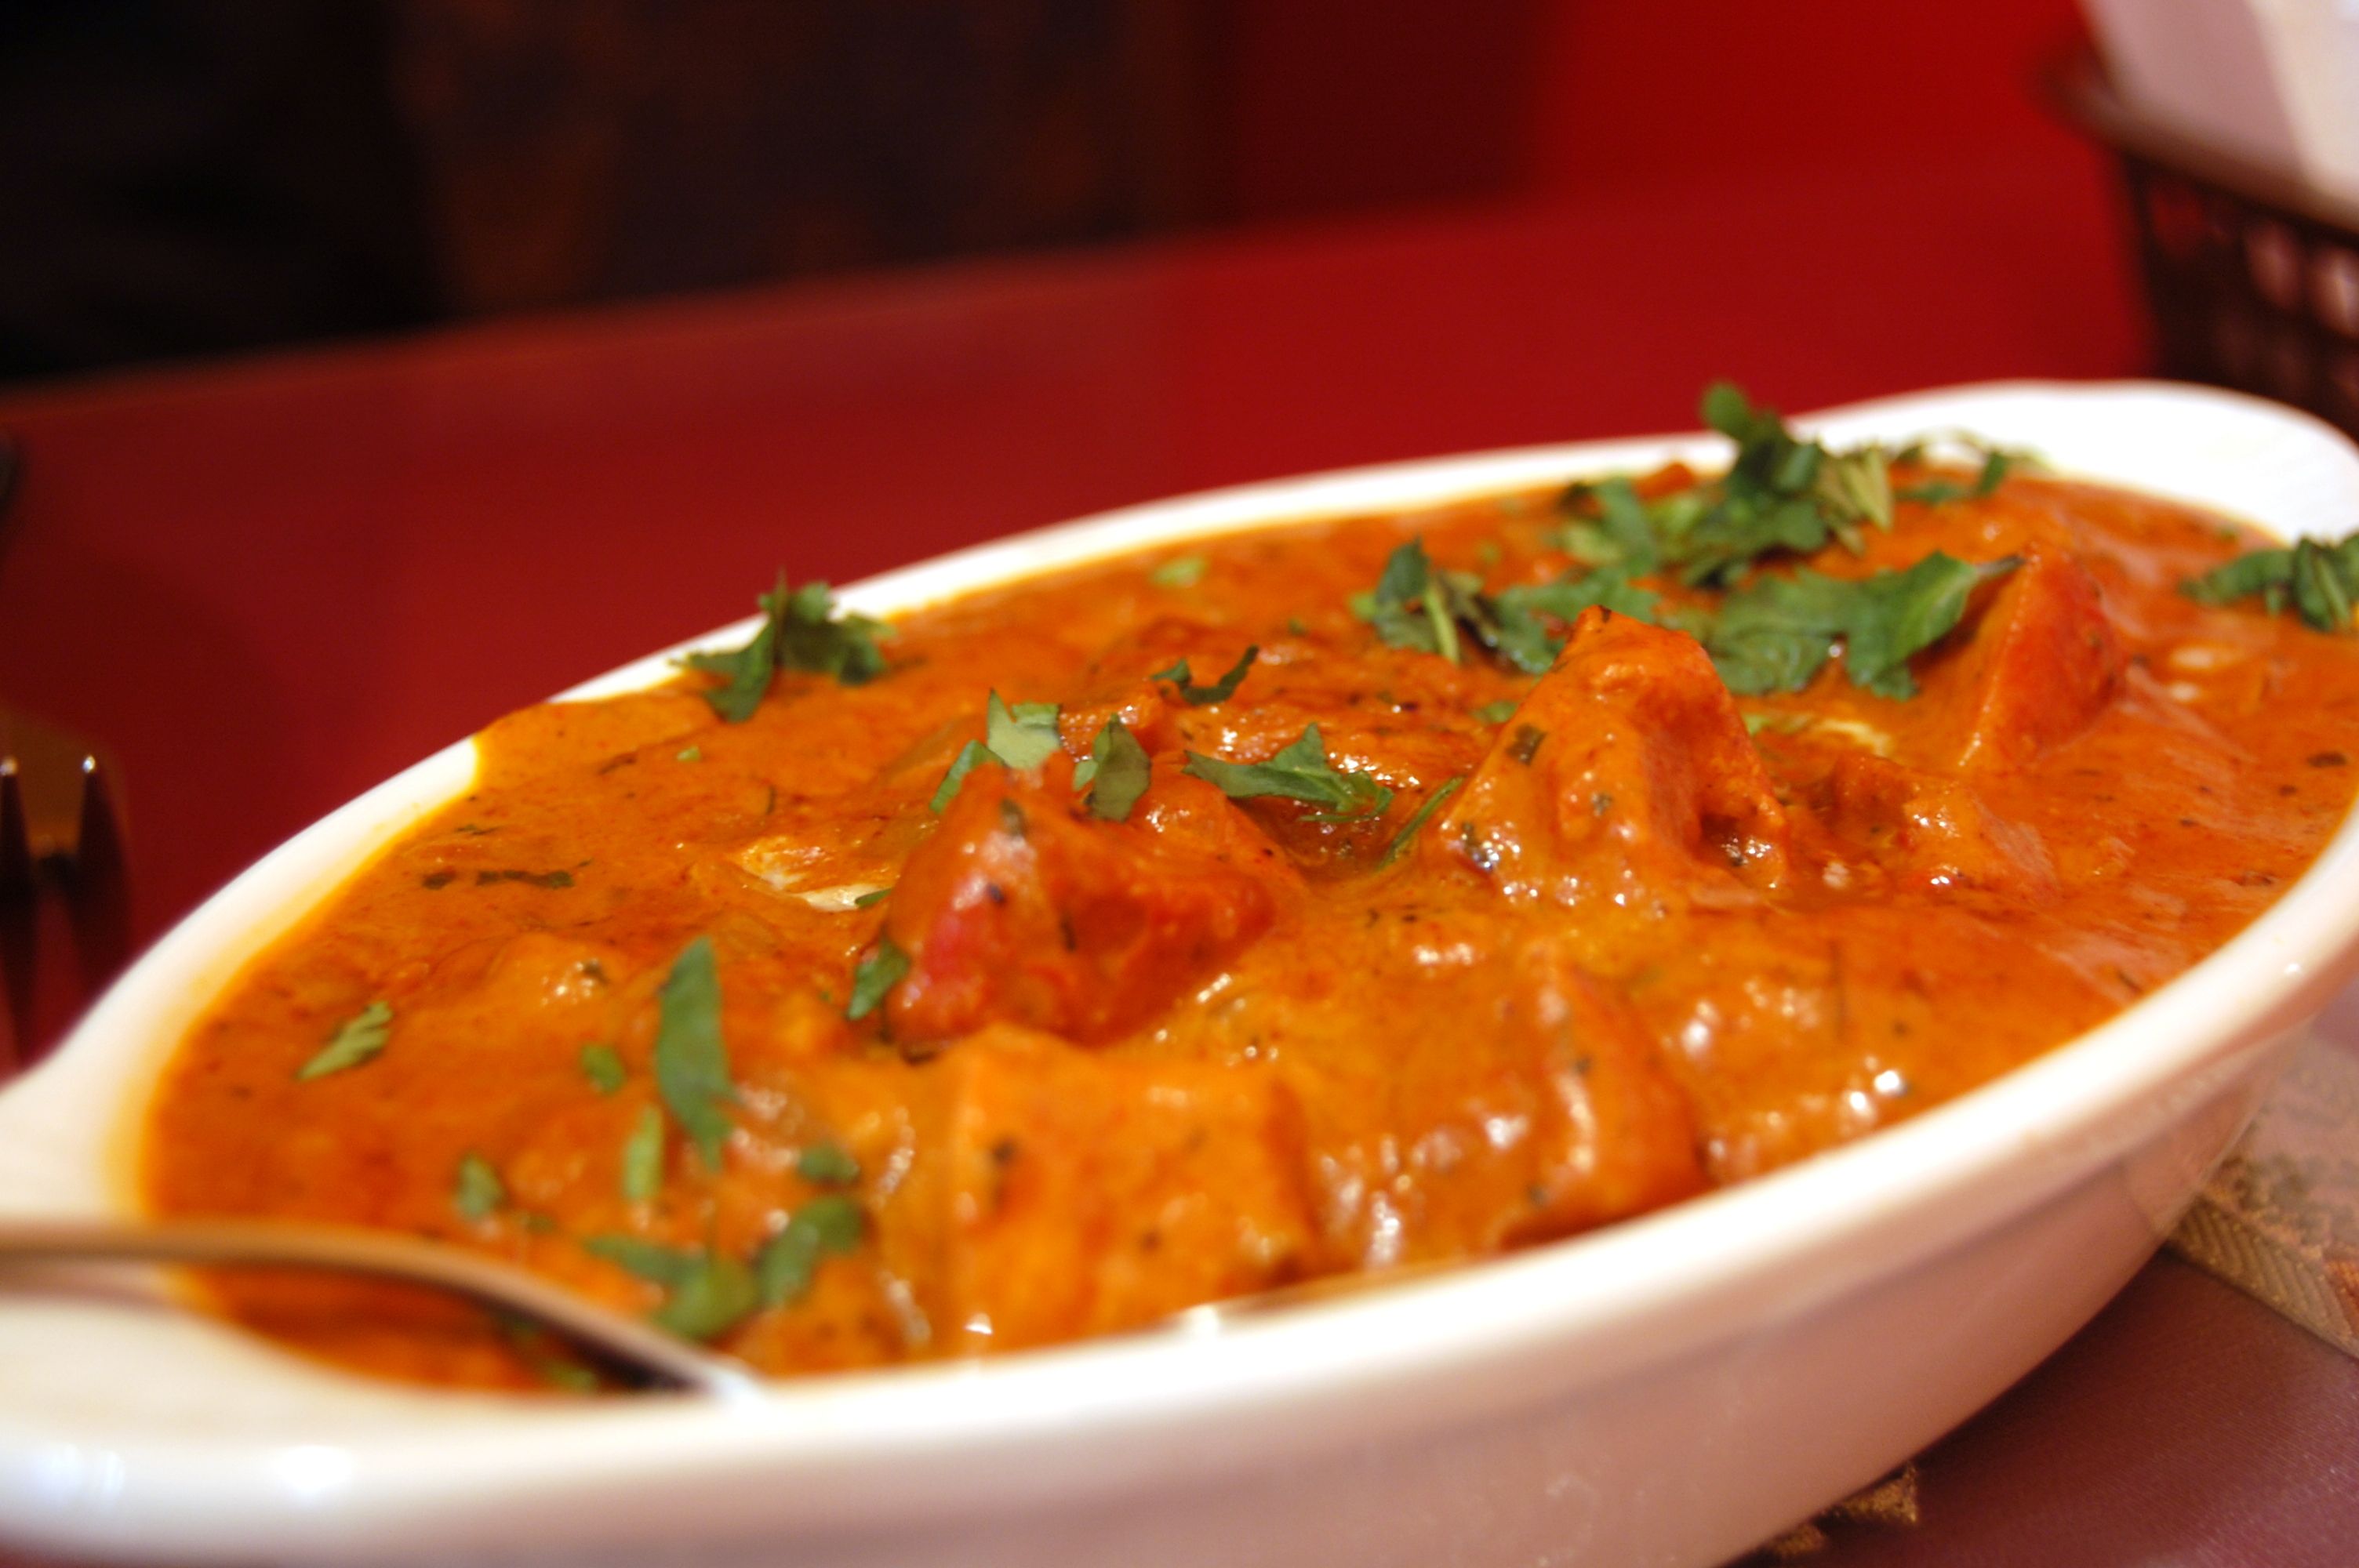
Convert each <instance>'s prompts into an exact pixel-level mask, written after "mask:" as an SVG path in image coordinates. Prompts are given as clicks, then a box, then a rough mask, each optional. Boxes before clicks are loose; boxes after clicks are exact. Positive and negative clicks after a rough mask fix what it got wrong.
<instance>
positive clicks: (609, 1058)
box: [581, 1040, 630, 1095]
mask: <svg viewBox="0 0 2359 1568" xmlns="http://www.w3.org/2000/svg"><path fill="white" fill-rule="evenodd" d="M581 1060H582V1076H583V1077H585V1078H587V1079H589V1080H590V1087H592V1088H593V1089H596V1090H597V1091H598V1092H599V1093H600V1094H602V1095H610V1094H613V1093H614V1091H615V1090H616V1089H619V1088H621V1087H623V1085H624V1083H625V1081H626V1080H627V1079H628V1078H629V1077H630V1072H629V1070H628V1069H627V1068H625V1066H624V1065H623V1057H622V1054H621V1053H620V1052H618V1051H616V1050H615V1049H614V1047H613V1046H612V1045H609V1044H606V1043H605V1042H604V1041H603V1040H601V1041H594V1042H592V1044H588V1045H584V1046H583V1047H582V1058H581Z"/></svg>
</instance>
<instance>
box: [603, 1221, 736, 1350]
mask: <svg viewBox="0 0 2359 1568" xmlns="http://www.w3.org/2000/svg"><path fill="white" fill-rule="evenodd" d="M582 1249H583V1250H585V1251H587V1252H589V1253H590V1254H591V1255H592V1256H593V1257H597V1258H603V1259H604V1260H606V1261H607V1262H609V1263H612V1264H614V1265H615V1266H616V1267H617V1268H620V1269H623V1270H625V1271H628V1272H630V1273H633V1274H636V1275H637V1276H638V1277H639V1278H640V1279H642V1280H646V1281H650V1282H652V1283H654V1284H658V1285H661V1286H663V1287H664V1289H665V1290H666V1292H669V1293H668V1294H667V1296H666V1297H665V1300H664V1303H663V1305H661V1306H659V1307H658V1308H657V1309H656V1310H655V1312H654V1313H653V1314H651V1317H652V1321H653V1322H654V1323H655V1324H656V1325H658V1326H659V1327H662V1328H668V1329H669V1330H670V1331H671V1332H672V1333H674V1334H677V1335H679V1336H681V1337H682V1338H684V1339H711V1338H712V1337H713V1336H716V1335H718V1334H721V1333H723V1331H725V1330H727V1329H730V1328H733V1327H734V1326H736V1325H738V1324H739V1323H741V1322H743V1321H744V1320H745V1318H747V1317H749V1316H751V1315H753V1314H754V1312H755V1311H756V1309H757V1308H758V1307H760V1306H761V1304H762V1302H761V1298H760V1295H759V1293H758V1292H756V1290H755V1288H754V1272H753V1271H752V1270H750V1269H748V1268H746V1267H745V1264H743V1263H741V1262H739V1261H738V1260H736V1259H734V1258H731V1257H728V1256H726V1255H724V1254H722V1253H717V1252H711V1251H707V1250H705V1249H701V1248H695V1249H690V1248H683V1247H665V1246H663V1245H661V1244H659V1243H658V1242H653V1241H647V1240H643V1239H642V1238H638V1237H636V1236H620V1235H610V1236H592V1237H590V1238H587V1239H586V1240H584V1241H583V1242H582Z"/></svg>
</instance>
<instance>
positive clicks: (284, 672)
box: [0, 0, 2359, 1033]
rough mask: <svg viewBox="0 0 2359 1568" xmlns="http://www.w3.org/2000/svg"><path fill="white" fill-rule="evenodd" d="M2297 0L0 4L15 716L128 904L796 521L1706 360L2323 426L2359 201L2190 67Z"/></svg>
mask: <svg viewBox="0 0 2359 1568" xmlns="http://www.w3.org/2000/svg"><path fill="white" fill-rule="evenodd" d="M2290 8H2291V0H2266V3H2265V0H2088V11H2087V13H2086V15H2085V16H2084V13H2083V10H2082V6H2081V5H2080V4H2077V3H2076V0H1978V3H1977V4H1975V5H1972V6H1970V7H1956V6H1950V7H1937V6H1931V5H1896V4H1893V3H1892V0H1810V3H1808V4H1803V5H1762V4H1760V3H1758V0H1452V3H1451V4H1446V5H1444V4H1435V3H1432V0H1423V3H1419V0H889V3H887V0H0V495H5V492H7V491H8V490H9V489H10V480H11V478H12V476H13V480H14V485H13V490H14V497H13V501H11V502H5V503H0V747H5V744H6V731H7V730H8V729H9V728H10V726H11V725H12V724H15V725H16V728H17V729H19V730H22V729H23V727H24V724H25V723H27V722H29V721H30V720H31V719H34V718H39V719H45V720H47V721H49V722H50V723H53V724H54V725H56V726H59V727H60V728H62V729H65V730H70V731H71V733H72V734H73V735H74V736H77V737H87V738H89V739H91V740H92V741H96V742H98V743H101V744H103V745H105V746H110V747H112V748H114V752H116V753H117V755H118V757H119V760H120V762H121V763H122V764H123V769H124V773H123V777H124V779H125V783H124V784H123V787H122V792H121V793H122V795H123V796H124V797H125V799H127V800H128V801H129V803H130V806H129V818H130V824H131V842H132V850H133V853H132V857H131V859H132V867H133V871H134V875H133V877H132V879H131V881H132V892H133V895H134V903H133V907H132V912H131V921H130V934H131V936H132V937H133V939H134V940H135V941H136V940H144V939H146V938H147V936H149V935H153V934H155V933H157V932H158V931H160V930H161V929H163V928H164V926H165V925H168V923H169V922H170V921H171V920H172V919H174V918H176V917H177V916H178V915H179V914H181V913H182V912H184V911H185V910H187V909H188V908H190V906H191V905H193V903H195V902H196V901H197V900H198V899H199V898H201V896H202V895H203V894H204V893H205V892H208V891H209V890H211V889H212V888H214V887H216V886H218V885H220V883H221V882H222V881H223V880H225V879H226V878H228V877H229V876H231V875H232V874H234V872H235V871H237V870H238V869H239V868H240V867H241V866H242V865H244V864H245V863H246V862H247V861H249V860H252V859H253V858H254V857H255V856H256V855H258V854H260V853H261V852H262V851H263V850H265V849H267V848H268V847H269V846H270V845H271V844H273V843H275V842H277V841H278V840H279V839H280V838H284V837H285V836H286V835H287V834H288V833H290V832H292V831H294V830H295V829H296V828H298V827H300V826H301V825H302V824H303V823H305V822H307V821H309V820H310V819H311V818H313V817H314V816H318V815H319V814H320V813H321V812H322V811H325V810H327V809H328V808H330V807H331V806H333V805H335V804H336V803H337V802H339V801H341V800H342V799H345V798H348V797H349V796H350V795H353V793H355V792H356V791H358V790H360V789H361V788H363V787H364V786H366V785H367V784H370V783H372V782H374V781H375V780H377V779H380V778H383V777H385V776H386V774H388V773H391V772H393V771H394V770H396V769H397V768H398V767H400V766H402V765H403V764H405V763H407V762H410V761H413V760H414V759H415V758H417V757H419V755H422V754H423V753H425V752H428V751H429V750H431V749H433V748H434V747H436V746H439V745H441V744H444V743H446V742H448V741H451V739H453V738H454V737H457V736H460V735H463V734H466V733H468V732H469V731H471V730H473V729H475V728H477V727H479V726H480V725H482V724H483V723H484V722H486V721H488V720H489V719H491V718H493V717H494V716H495V715H496V714H498V713H500V712H502V711H505V710H506V709H507V708H513V707H516V706H517V705H519V704H522V703H525V702H528V701H532V700H534V699H536V698H538V697H542V696H544V695H546V694H547V693H549V692H551V691H554V690H558V689H560V688H562V687H566V686H568V685H570V684H571V683H572V682H574V681H577V680H579V679H581V678H582V676H584V675H585V674H586V673H588V672H591V671H594V670H599V669H603V668H607V667H610V666H612V665H616V664H619V663H621V662H623V661H625V659H629V658H632V657H635V656H636V655H638V654H642V653H644V652H645V651H646V650H647V649H648V648H651V647H660V646H664V645H667V644H669V643H673V642H675V641H677V640H679V639H680V638H683V637H687V636H690V635H692V634H694V633H698V632H700V631H701V630H702V629H704V628H707V627H710V626H712V625H713V624H715V623H716V622H720V621H723V620H724V619H726V618H728V617H730V616H732V615H734V614H737V613H740V612H742V611H744V610H745V609H746V608H749V607H750V604H751V596H752V594H753V592H754V591H755V589H756V588H758V587H759V586H761V585H764V584H766V583H767V582H769V581H770V580H772V579H773V577H774V575H775V573H776V572H777V570H778V569H779V568H781V567H784V568H787V569H788V570H790V571H791V572H792V573H793V574H794V576H795V577H796V578H797V579H798V580H800V579H810V578H822V579H828V580H830V581H836V582H845V581H851V580H854V579H859V578H861V577H863V576H865V575H867V574H869V573H871V572H875V571H877V570H880V569H883V568H887V567H891V566H897V565H900V564H904V563H907V562H909V561H913V560H918V559H920V558H923V557H928V556H930V555H933V554H936V553H938V552H940V551H942V550H946V549H951V548H954V547H957V546H962V545H967V544H972V543H974V542H977V541H979V540H983V539H988V538H993V537H995V536H1000V535H1006V534H1008V533H1010V532H1013V531H1016V530H1018V529H1022V528H1027V527H1033V526H1038V525H1040V524H1048V523H1053V522H1056V521H1058V520H1060V519H1062V518H1068V517H1073V516H1078V515H1082V514H1087V513H1091V512H1093V511H1096V510H1099V509H1103V508H1106V507H1112V506H1119V505H1123V504H1125V503H1134V502H1138V501H1143V500H1147V499H1150V498H1153V497H1156V496H1159V495H1169V494H1174V493H1179V492H1185V491H1190V490H1195V489H1201V488H1206V487H1211V486H1215V485H1222V484H1229V483H1234V482H1238V481H1248V480H1254V479H1258V478H1265V477H1269V476H1274V475H1281V474H1288V473H1298V472H1304V471H1310V470H1319V469H1326V468H1337V467H1343V466H1348V465H1352V464H1356V463H1365V462H1379V461H1385V460H1395V459H1401V458H1412V457H1418V456H1423V455H1428V454H1432V453H1437V452H1449V451H1458V450H1468V449H1482V448H1497V447H1506V446H1513V445H1517V444H1523V443H1537V442H1546V441H1559V440H1566V439H1573V438H1589V437H1600V436H1610V435H1616V434H1628V433H1637V432H1644V431H1650V430H1664V429H1676V428H1684V427H1690V426H1691V425H1692V423H1693V421H1694V418H1695V414H1694V410H1695V404H1696V396H1697V393H1698V391H1699V390H1700V389H1701V387H1702V386H1703V385H1704V384H1706V383H1707V382H1709V381H1710V380H1712V379H1713V378H1714V377H1719V376H1727V377H1731V378H1733V379H1735V380H1737V381H1739V382H1740V383H1742V384H1745V385H1746V386H1747V387H1749V388H1750V389H1752V390H1753V391H1754V392H1755V393H1756V395H1759V396H1761V397H1763V398H1765V399H1767V400H1769V401H1771V402H1773V403H1775V404H1777V406H1782V407H1786V408H1788V409H1807V408H1812V407H1823V406H1831V405H1834V404H1838V403H1843V402H1846V401H1850V400H1854V399H1858V398H1864V397H1873V396H1876V395H1884V394H1888V393H1894V392H1901V391H1907V390H1909V389H1912V388H1917V387H1923V386H1931V385H1940V384H1951V383H1961V382H1971V381H1978V380H1990V379H2000V378H2011V377H2065V378H2105V377H2119V376H2129V375H2138V374H2148V373H2156V372H2158V371H2161V372H2165V373H2172V374H2178V375H2185V376H2192V377H2197V378H2201V379H2210V380H2215V381H2222V382H2226V383H2228V384H2236V385H2242V386H2246V387H2249V388H2252V389H2255V390H2257V391H2260V392H2263V393H2266V394H2267V395H2274V396H2278V397H2283V398H2286V399H2288V401H2293V402H2298V403H2301V404H2303V405H2304V406H2309V407H2312V408H2314V409H2317V410H2318V411H2320V412H2321V413H2322V414H2324V415H2326V416H2328V417H2331V418H2336V419H2341V420H2343V421H2344V422H2345V423H2347V424H2351V425H2353V426H2354V427H2359V217H2352V218H2350V219H2349V220H2348V222H2343V221H2342V220H2341V219H2339V218H2338V214H2339V213H2341V212H2342V211H2343V210H2342V209H2340V208H2336V207H2334V206H2333V205H2332V200H2330V199H2329V198H2326V197H2321V195H2320V193H2319V190H2318V189H2313V187H2312V185H2311V183H2310V182H2309V181H2308V180H2307V179H2306V178H2304V176H2303V173H2302V170H2301V168H2299V167H2298V166H2299V164H2300V163H2301V161H2302V159H2303V157H2304V149H2305V143H2304V142H2303V140H2302V137H2301V136H2300V135H2299V134H2298V133H2299V132H2300V131H2301V129H2302V126H2301V124H2299V123H2298V120H2299V117H2298V116H2294V115H2291V114H2281V113H2280V114H2276V116H2275V118H2272V117H2271V114H2270V113H2267V112H2264V113H2262V114H2258V115H2257V117H2256V116H2254V115H2250V114H2241V113H2238V114H2227V115H2225V117H2224V118H2223V117H2221V116H2218V115H2214V116H2212V117H2211V118H2209V119H2207V118H2206V117H2205V116H2206V114H2207V113H2208V108H2207V104H2208V100H2207V99H2206V98H2205V95H2206V94H2207V93H2211V94H2213V95H2214V96H2217V95H2218V93H2219V91H2220V90H2233V91H2228V92H2227V94H2226V95H2227V96H2228V97H2229V98H2234V97H2235V96H2236V94H2238V93H2241V94H2243V98H2244V100H2245V102H2244V105H2243V106H2244V108H2245V109H2250V108H2252V107H2254V106H2255V105H2257V106H2258V107H2259V108H2260V109H2261V110H2263V111H2274V110H2280V109H2283V108H2284V107H2285V104H2286V103H2288V102H2291V100H2287V99H2284V98H2283V95H2282V94H2281V93H2279V92H2277V89H2278V87H2279V86H2280V85H2281V80H2280V76H2279V74H2278V73H2279V70H2280V67H2281V66H2282V65H2283V63H2284V62H2285V60H2287V59H2293V60H2296V61H2297V62H2299V61H2302V60H2326V59H2333V58H2336V52H2335V51H2334V50H2332V49H2326V48H2323V47H2320V45H2319V44H2318V41H2317V40H2316V39H2313V38H2297V39H2295V40H2293V43H2292V45H2291V46H2287V44H2286V40H2284V39H2277V40H2274V41H2272V40H2271V39H2269V38H2264V37H2263V36H2261V34H2260V33H2259V32H2258V31H2257V30H2256V24H2255V22H2254V18H2255V17H2256V16H2260V15H2261V14H2262V13H2263V12H2267V13H2270V14H2272V15H2275V14H2279V13H2288V12H2289V10H2290ZM2310 9H2311V10H2312V11H2313V12H2315V13H2317V14H2318V15H2320V16H2330V14H2332V13H2333V12H2334V11H2335V7H2334V6H2333V5H2332V0H2315V4H2314V5H2312V6H2311V7H2310ZM2354 16H2359V13H2354ZM2240 18H2241V19H2242V21H2243V22H2244V24H2245V27H2244V30H2243V31H2242V32H2239V31H2238V30H2237V28H2236V27H2234V26H2231V25H2228V24H2231V23H2234V22H2236V21H2238V19H2240ZM2330 19H2331V16H2330ZM2092 20H2093V21H2094V22H2095V24H2096V28H2095V31H2096V34H2097V35H2098V37H2099V38H2101V39H2102V41H2103V42H2104V44H2105V45H2106V46H2107V48H2106V51H2105V52H2106V53H2107V55H2108V56H2109V57H2111V58H2112V59H2113V62H2114V65H2115V66H2116V68H2117V76H2119V77H2120V79H2121V80H2120V85H2121V86H2122V87H2123V88H2124V89H2125V92H2128V93H2129V95H2130V97H2131V98H2134V99H2136V101H2137V103H2138V105H2139V106H2138V108H2137V109H2136V111H2135V112H2133V111H2131V110H2129V109H2128V108H2126V107H2125V102H2126V101H2125V98H2123V97H2122V96H2120V95H2117V94H2115V93H2114V91H2113V88H2112V87H2110V86H2108V85H2107V83H2106V82H2105V81H2104V78H2102V77H2099V76H2096V75H2093V73H2092V72H2090V71H2089V70H2087V69H2086V61H2087V59H2088V51H2089V48H2090V44H2091V41H2092V34H2091V21H2092ZM2156 20H2158V22H2159V26H2157V27H2148V28H2147V31H2146V32H2144V33H2140V32H2139V31H2138V29H2139V27H2141V26H2142V25H2143V24H2146V23H2148V22H2153V21H2156ZM2351 26H2352V27H2354V28H2359V20H2354V22H2353V23H2352V24H2351ZM2125 38H2126V39H2129V40H2131V42H2132V43H2133V44H2134V45H2136V47H2130V48H2126V49H2125V48H2124V47H2123V43H2124V40H2125ZM2272 51H2274V52H2272ZM2348 58H2350V59H2354V60H2359V49H2352V50H2350V51H2348ZM2069 60H2079V61H2081V62H2082V63H2081V64H2080V65H2076V66H2069V67H2060V64H2059V62H2062V61H2069ZM2125 67H2126V68H2127V69H2126V70H2122V69H2120V68H2125ZM2190 94H2191V97H2190ZM2174 95H2177V96H2178V97H2181V98H2188V99H2189V101H2190V102H2191V103H2193V105H2194V112H2192V113H2190V114H2180V116H2179V117H2178V118H2177V119H2176V120H2174V119H2172V118H2171V116H2170V115H2169V114H2159V113H2157V112H2156V111H2158V109H2159V108H2160V107H2163V106H2167V105H2168V104H2169V103H2172V102H2174V101H2176V100H2175V97H2174ZM2313 96H2314V97H2316V98H2317V99H2318V101H2319V102H2320V103H2324V104H2326V105H2327V106H2329V107H2330V108H2331V107H2332V105H2333V104H2334V103H2337V102H2339V101H2348V102H2350V103H2354V104H2359V88H2354V92H2351V93H2349V94H2342V95H2339V97H2338V94H2337V93H2335V92H2323V93H2321V94H2313ZM2217 106H2218V105H2209V107H2217ZM2228 106H2229V107H2230V108H2231V109H2234V108H2236V107H2237V106H2236V105H2235V104H2234V103H2231V104H2229V105H2228ZM2329 119H2330V120H2331V116H2329ZM2223 125H2226V126H2234V125H2254V126H2258V127H2259V128H2260V133H2261V134H2260V135H2258V136H2257V139H2256V140H2253V141H2251V142H2250V143H2249V144H2236V143H2235V138H2234V137H2233V136H2223V135H2222V134H2221V128H2222V126H2223ZM2337 136H2338V134H2337V133H2334V132H2333V131H2332V125H2331V124H2330V125H2329V127H2328V134H2326V135H2324V137H2323V141H2322V143H2321V145H2324V146H2328V147H2329V148H2330V150H2331V149H2332V147H2333V146H2339V145H2342V144H2343V143H2345V142H2353V143H2359V138H2354V137H2350V136H2345V137H2342V138H2341V141H2338V139H2337ZM2231 144H2234V146H2232V147H2231V150H2230V151H2228V152H2225V153H2223V150H2222V149H2223V146H2229V145H2231ZM2239 160H2242V161H2239ZM2331 162H2332V160H2329V165H2322V166H2321V168H2328V167H2329V166H2330V165H2331ZM2289 168H2290V169H2291V170H2292V172H2291V173H2288V169H2289ZM2330 172H2331V168H2330ZM2353 211H2359V207H2354V209H2353ZM11 715H15V716H16V719H11V717H10V716H11ZM0 880H5V878H0ZM0 904H5V900H0ZM49 946H52V947H53V946H56V945H55V944H51V945H49ZM6 948H7V939H6V934H5V931H0V959H5V957H6ZM44 950H45V951H46V950H48V948H45V949H44ZM83 989H87V988H86V987H85V988H83ZM69 994H71V993H69ZM64 1016H66V1014H65V1012H64V1011H62V1007H61V1008H60V1009H54V1010H51V1011H50V1014H49V1017H50V1022H49V1023H46V1024H43V1025H41V1026H40V1027H39V1029H38V1030H36V1031H34V1032H33V1033H49V1032H53V1029H54V1027H55V1024H56V1023H57V1022H60V1021H61V1020H62V1018H63V1017H64Z"/></svg>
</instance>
